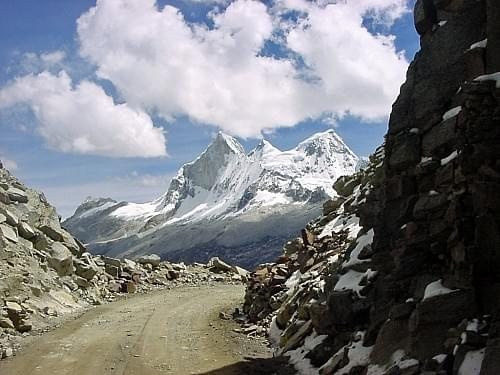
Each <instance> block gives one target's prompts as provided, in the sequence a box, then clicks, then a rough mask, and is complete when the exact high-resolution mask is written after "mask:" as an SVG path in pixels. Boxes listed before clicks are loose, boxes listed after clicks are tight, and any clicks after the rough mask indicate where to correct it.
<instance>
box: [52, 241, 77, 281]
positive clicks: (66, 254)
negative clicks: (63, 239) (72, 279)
mask: <svg viewBox="0 0 500 375" xmlns="http://www.w3.org/2000/svg"><path fill="white" fill-rule="evenodd" d="M49 253H50V256H49V257H47V263H48V265H49V267H50V268H52V269H54V270H55V271H56V272H57V274H58V275H59V276H67V275H71V274H72V273H73V254H72V253H71V251H69V249H68V248H67V247H66V246H64V245H63V244H62V243H60V242H54V243H53V244H52V245H51V246H50V249H49Z"/></svg>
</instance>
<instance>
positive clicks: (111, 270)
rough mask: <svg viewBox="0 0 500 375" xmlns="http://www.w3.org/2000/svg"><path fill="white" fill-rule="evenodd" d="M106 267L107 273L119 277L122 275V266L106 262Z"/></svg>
mask: <svg viewBox="0 0 500 375" xmlns="http://www.w3.org/2000/svg"><path fill="white" fill-rule="evenodd" d="M104 269H105V270H106V273H108V274H109V275H111V276H113V277H119V276H120V273H121V268H120V267H116V266H114V265H112V264H106V265H105V266H104Z"/></svg>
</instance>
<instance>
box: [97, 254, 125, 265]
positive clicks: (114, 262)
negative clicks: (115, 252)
mask: <svg viewBox="0 0 500 375" xmlns="http://www.w3.org/2000/svg"><path fill="white" fill-rule="evenodd" d="M101 260H102V261H103V262H104V264H105V265H110V266H114V267H116V268H120V267H121V265H122V263H121V261H120V259H116V258H110V257H106V256H103V255H101Z"/></svg>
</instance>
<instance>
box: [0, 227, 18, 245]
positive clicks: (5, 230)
mask: <svg viewBox="0 0 500 375" xmlns="http://www.w3.org/2000/svg"><path fill="white" fill-rule="evenodd" d="M0 236H1V237H4V238H6V239H8V240H9V241H11V242H14V243H17V242H18V241H19V239H18V237H17V233H16V231H15V229H13V228H12V227H10V226H8V225H4V224H0Z"/></svg>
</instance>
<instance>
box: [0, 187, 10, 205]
mask: <svg viewBox="0 0 500 375" xmlns="http://www.w3.org/2000/svg"><path fill="white" fill-rule="evenodd" d="M0 202H1V203H3V204H10V198H9V194H7V193H6V192H4V191H2V190H0Z"/></svg>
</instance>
